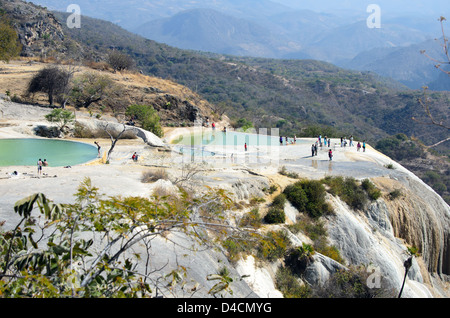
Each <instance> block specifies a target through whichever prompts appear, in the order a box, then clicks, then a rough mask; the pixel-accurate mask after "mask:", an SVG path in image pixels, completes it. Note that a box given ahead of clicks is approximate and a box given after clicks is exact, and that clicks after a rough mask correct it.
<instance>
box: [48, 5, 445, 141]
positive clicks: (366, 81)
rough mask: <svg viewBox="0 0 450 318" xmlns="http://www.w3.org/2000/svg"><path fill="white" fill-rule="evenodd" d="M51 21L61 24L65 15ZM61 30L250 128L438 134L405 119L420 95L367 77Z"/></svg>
mask: <svg viewBox="0 0 450 318" xmlns="http://www.w3.org/2000/svg"><path fill="white" fill-rule="evenodd" d="M55 16H57V17H58V18H59V19H60V21H65V17H66V16H67V14H66V13H55ZM64 31H65V33H66V34H67V35H68V36H70V37H71V38H72V39H74V40H75V41H77V42H79V43H83V44H84V47H85V52H89V51H91V52H92V53H90V54H91V56H97V55H98V54H101V53H106V52H108V50H110V49H111V48H116V49H119V50H121V51H123V52H125V53H127V54H129V55H131V56H133V58H134V59H135V61H136V65H137V67H138V68H139V69H140V70H141V71H142V72H144V73H145V74H150V75H152V76H157V77H161V78H169V79H172V80H174V81H176V82H178V83H180V84H182V85H185V86H187V87H189V88H190V89H192V90H193V91H195V92H197V93H199V94H200V95H201V96H203V97H204V98H206V99H207V100H208V101H209V102H210V103H211V104H214V105H219V106H220V107H221V108H222V110H221V111H224V112H225V113H226V114H227V115H228V116H229V117H230V118H231V119H232V120H237V119H239V118H242V117H243V118H247V119H249V120H251V121H252V122H254V123H255V125H256V127H276V126H277V125H278V126H279V128H280V133H281V134H291V135H293V134H300V133H301V132H302V131H303V130H304V129H305V128H306V127H308V126H310V125H325V126H329V127H332V128H333V129H334V130H335V131H336V134H344V133H345V134H347V135H349V134H353V135H354V136H358V137H359V138H361V139H367V140H368V141H370V140H372V141H375V140H377V139H379V138H382V137H385V136H388V135H392V134H395V133H399V132H402V133H405V134H407V135H408V136H412V135H413V136H416V137H417V138H419V139H421V140H423V141H424V142H425V143H428V142H430V143H431V142H433V141H438V140H440V139H439V137H440V136H439V129H435V128H433V127H431V128H430V127H429V126H422V125H417V124H416V123H414V122H413V121H412V120H411V117H413V116H415V117H417V118H423V117H424V113H423V110H422V108H421V107H420V105H419V103H418V102H417V98H418V97H420V96H422V92H421V91H410V90H408V89H407V88H406V87H405V86H402V85H400V84H399V83H398V82H395V81H393V80H390V79H387V78H383V77H380V76H378V75H376V74H374V73H369V72H359V71H349V70H346V69H342V68H339V67H336V66H334V65H332V64H329V63H325V62H319V61H314V60H279V59H264V58H250V57H240V58H238V57H236V56H230V55H219V54H206V53H202V52H198V51H189V50H180V49H177V48H174V47H171V46H168V45H164V44H161V43H158V42H155V41H151V40H148V39H145V38H143V37H141V36H138V35H135V34H132V33H130V32H128V31H126V30H124V29H122V28H120V27H119V26H117V25H114V24H112V23H110V22H105V21H102V20H98V19H92V18H88V17H83V28H82V30H80V29H67V28H65V30H64ZM86 56H89V54H86ZM434 71H436V70H434ZM436 72H437V71H436ZM448 95H449V94H447V93H441V94H435V95H433V98H434V101H433V103H434V106H433V107H434V108H436V111H437V112H438V113H440V114H444V116H448V115H445V114H446V113H447V112H446V111H444V110H445V109H447V108H448V104H446V103H447V102H448ZM444 119H445V118H444ZM447 120H448V119H447Z"/></svg>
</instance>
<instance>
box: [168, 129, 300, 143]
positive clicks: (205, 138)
mask: <svg viewBox="0 0 450 318" xmlns="http://www.w3.org/2000/svg"><path fill="white" fill-rule="evenodd" d="M297 142H299V140H297ZM173 143H175V144H179V145H196V146H243V145H244V144H245V143H247V145H252V146H276V145H279V144H280V137H279V136H270V135H263V134H248V133H241V132H235V131H229V132H222V131H206V132H203V133H196V134H187V135H184V136H181V137H180V138H178V139H176V140H174V141H173ZM283 143H284V144H285V143H286V141H285V140H284V138H283Z"/></svg>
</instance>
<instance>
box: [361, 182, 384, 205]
mask: <svg viewBox="0 0 450 318" xmlns="http://www.w3.org/2000/svg"><path fill="white" fill-rule="evenodd" d="M361 186H362V188H363V189H364V190H365V191H366V193H367V195H368V196H369V198H370V199H371V200H376V199H378V198H379V197H380V196H381V191H380V190H379V189H377V188H376V187H375V185H374V184H373V183H372V182H371V181H370V180H369V179H364V180H363V181H362V182H361Z"/></svg>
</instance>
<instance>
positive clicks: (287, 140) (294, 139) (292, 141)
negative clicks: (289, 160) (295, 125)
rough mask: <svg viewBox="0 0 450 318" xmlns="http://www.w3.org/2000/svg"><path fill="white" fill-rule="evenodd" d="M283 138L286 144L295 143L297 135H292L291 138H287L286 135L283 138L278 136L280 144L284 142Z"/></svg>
mask: <svg viewBox="0 0 450 318" xmlns="http://www.w3.org/2000/svg"><path fill="white" fill-rule="evenodd" d="M283 140H284V141H285V142H286V145H289V144H295V143H296V142H297V136H294V137H293V138H289V137H288V136H285V137H284V138H283V136H280V146H282V145H283V144H284V143H283Z"/></svg>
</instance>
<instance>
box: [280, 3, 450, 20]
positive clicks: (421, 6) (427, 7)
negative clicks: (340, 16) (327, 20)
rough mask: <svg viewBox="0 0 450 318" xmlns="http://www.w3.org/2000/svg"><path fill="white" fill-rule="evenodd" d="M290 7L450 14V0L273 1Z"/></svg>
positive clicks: (388, 13) (387, 12)
mask: <svg viewBox="0 0 450 318" xmlns="http://www.w3.org/2000/svg"><path fill="white" fill-rule="evenodd" d="M272 1H273V2H278V3H281V4H285V5H288V6H290V7H295V8H300V9H310V10H313V11H323V12H332V11H339V10H352V11H353V10H355V11H360V10H362V11H363V12H365V9H366V8H367V6H368V5H369V4H377V5H379V6H380V7H381V10H382V12H384V13H385V14H387V15H391V14H395V15H400V14H402V13H405V14H409V13H415V14H418V15H423V14H427V15H436V16H437V18H438V17H439V16H445V15H446V14H448V13H450V0H428V1H426V0H272ZM449 18H450V16H449Z"/></svg>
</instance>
